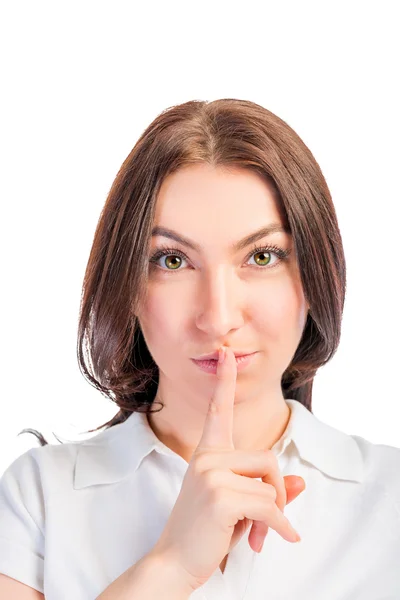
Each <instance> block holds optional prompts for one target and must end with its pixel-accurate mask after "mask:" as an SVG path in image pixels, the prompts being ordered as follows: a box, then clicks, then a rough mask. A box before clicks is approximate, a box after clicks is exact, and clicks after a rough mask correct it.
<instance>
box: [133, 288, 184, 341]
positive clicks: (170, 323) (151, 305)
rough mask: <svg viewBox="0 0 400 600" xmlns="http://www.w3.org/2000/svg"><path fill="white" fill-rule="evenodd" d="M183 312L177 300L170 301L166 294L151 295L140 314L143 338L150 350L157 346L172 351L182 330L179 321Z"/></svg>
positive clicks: (148, 296)
mask: <svg viewBox="0 0 400 600" xmlns="http://www.w3.org/2000/svg"><path fill="white" fill-rule="evenodd" d="M182 314H183V313H182V311H181V310H180V309H179V307H178V306H177V302H176V297H175V300H174V299H173V298H171V300H170V301H168V295H166V294H165V292H164V293H160V294H157V293H149V294H148V295H147V299H146V303H145V304H144V306H143V307H142V309H141V311H140V313H139V315H138V316H139V321H140V325H141V328H142V332H143V336H144V338H145V340H146V343H147V345H148V347H149V348H150V349H153V347H155V346H157V347H158V348H162V346H163V345H165V348H168V349H170V348H171V346H173V345H174V342H173V340H174V337H176V334H177V332H178V331H179V330H180V327H179V320H180V318H181V317H182Z"/></svg>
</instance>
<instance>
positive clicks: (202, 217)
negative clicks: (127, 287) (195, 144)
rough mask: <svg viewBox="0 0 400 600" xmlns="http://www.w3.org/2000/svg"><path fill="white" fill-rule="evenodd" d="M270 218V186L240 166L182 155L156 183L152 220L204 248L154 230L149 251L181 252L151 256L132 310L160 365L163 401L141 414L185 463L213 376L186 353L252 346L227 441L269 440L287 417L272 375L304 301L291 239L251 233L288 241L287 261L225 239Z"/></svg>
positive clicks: (290, 342) (277, 376)
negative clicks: (187, 160) (183, 161)
mask: <svg viewBox="0 0 400 600" xmlns="http://www.w3.org/2000/svg"><path fill="white" fill-rule="evenodd" d="M275 222H278V223H281V224H283V219H282V215H281V213H280V210H279V205H278V203H277V201H276V198H275V196H274V191H273V189H272V188H270V186H269V184H268V183H267V182H266V181H265V180H264V179H262V178H261V177H260V176H259V175H257V174H256V173H253V172H249V171H247V170H244V169H239V168H230V169H229V170H228V169H227V168H222V167H217V168H215V167H211V166H209V165H206V164H201V165H190V166H189V167H184V168H183V169H181V170H179V171H177V172H176V173H173V174H172V175H170V176H169V177H167V178H166V179H165V180H164V181H163V184H162V186H161V188H160V191H159V195H158V198H157V205H156V214H155V222H154V225H160V226H164V227H168V228H170V229H173V230H175V231H177V232H178V233H181V234H183V235H184V236H186V237H188V238H190V239H191V240H193V241H195V242H197V243H198V244H201V245H202V248H203V250H202V252H201V253H197V252H195V251H193V250H191V249H190V248H187V247H185V246H183V245H181V244H179V243H178V242H175V241H174V240H171V239H167V238H164V237H161V236H156V237H153V238H152V240H151V248H150V254H149V257H150V256H151V255H152V254H153V251H154V250H155V249H156V248H157V247H159V245H160V243H163V244H164V245H166V246H169V247H172V248H177V249H179V250H181V251H182V252H184V254H185V255H186V256H187V257H188V258H187V259H183V258H182V259H181V261H180V266H177V267H175V269H174V265H176V261H179V260H180V259H179V258H176V257H175V255H170V254H169V255H167V256H163V257H161V258H159V259H158V261H157V264H158V265H159V266H160V267H161V268H157V267H155V266H152V267H150V270H149V282H148V289H147V298H146V301H145V303H144V305H143V306H142V307H141V309H140V312H139V313H138V314H137V317H138V319H139V323H140V326H141V328H142V332H143V336H144V338H145V340H146V343H147V346H148V349H149V351H150V354H151V355H152V357H153V359H154V361H155V362H156V364H157V365H158V367H159V386H158V390H157V395H156V399H157V400H158V399H161V400H162V401H163V402H164V404H165V406H164V408H163V409H162V410H161V411H160V412H158V413H155V414H152V415H149V417H148V421H149V424H150V426H151V428H152V430H153V431H154V433H155V434H156V436H157V437H158V438H159V440H160V441H161V442H163V443H164V444H165V445H166V446H167V447H169V448H170V449H171V450H173V451H174V452H176V453H177V454H178V455H180V456H181V457H182V458H183V459H184V460H185V461H187V462H188V463H189V462H190V460H191V457H192V455H193V452H194V450H195V448H196V447H197V445H198V444H199V441H200V439H201V435H202V431H203V427H204V423H205V418H206V415H207V411H208V406H209V403H210V398H211V396H212V394H213V391H214V387H215V383H216V375H215V374H209V373H205V372H203V371H202V370H200V369H199V367H197V366H196V365H195V364H194V363H193V362H192V361H191V358H197V357H199V356H200V355H202V354H206V353H209V352H212V351H214V350H216V349H217V348H218V347H220V346H221V345H223V344H224V345H226V346H230V347H231V348H232V349H233V350H237V351H239V350H241V351H247V352H254V351H258V354H257V355H256V356H255V357H254V358H253V362H252V364H251V365H249V366H247V367H246V369H244V370H243V371H241V372H238V374H237V380H236V392H235V404H234V419H233V442H234V446H235V448H236V449H242V450H246V451H252V450H261V449H264V450H265V449H270V448H271V447H272V446H273V445H274V444H275V442H276V441H278V440H279V439H280V437H281V436H282V434H283V433H284V431H285V429H286V426H287V424H288V421H289V418H290V409H289V407H288V406H287V404H286V402H285V400H284V397H283V394H282V389H281V377H282V374H283V373H284V371H285V370H286V368H287V367H288V365H289V364H290V362H291V359H292V358H293V355H294V353H295V351H296V348H297V346H298V344H299V342H300V339H301V336H302V333H303V329H304V326H305V323H306V320H307V311H308V309H309V304H308V303H307V302H306V300H305V297H304V293H303V289H302V285H301V280H300V274H299V270H298V264H297V260H296V256H295V251H294V247H293V239H292V236H291V235H290V234H288V233H284V232H276V233H273V234H271V235H269V236H268V237H265V238H261V239H259V240H258V241H257V242H256V243H257V245H258V246H267V245H271V244H272V245H273V244H276V245H277V246H279V247H281V248H282V249H284V250H285V249H288V248H292V252H291V254H290V255H289V257H288V259H287V261H280V259H279V258H278V257H277V256H276V255H275V254H271V255H269V254H266V257H267V258H266V257H265V255H264V256H263V255H260V254H257V253H256V254H254V253H253V254H251V256H249V254H250V252H252V250H253V246H254V244H251V245H250V246H249V247H247V248H246V249H245V250H241V251H239V252H238V253H236V254H233V253H232V252H231V250H230V245H231V244H232V243H234V242H236V241H238V240H239V239H242V238H243V237H245V236H246V235H248V234H249V233H252V232H253V231H256V230H257V229H259V228H261V227H262V226H263V225H268V224H270V223H275ZM268 258H270V263H268ZM257 259H258V261H257ZM278 263H279V264H278ZM268 264H271V265H272V264H277V265H278V266H276V267H273V268H272V267H270V266H268ZM266 265H267V266H266Z"/></svg>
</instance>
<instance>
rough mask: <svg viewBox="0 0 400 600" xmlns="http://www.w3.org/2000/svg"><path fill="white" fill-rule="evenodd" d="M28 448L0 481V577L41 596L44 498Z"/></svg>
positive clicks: (39, 478) (37, 467) (34, 461)
mask: <svg viewBox="0 0 400 600" xmlns="http://www.w3.org/2000/svg"><path fill="white" fill-rule="evenodd" d="M42 449H43V448H42V447H41V448H31V449H30V450H28V451H27V452H25V453H23V454H21V456H19V457H18V458H17V459H16V460H15V461H14V462H12V463H11V465H10V466H9V467H8V468H7V469H6V470H5V471H4V473H3V475H2V477H1V478H0V573H2V574H4V575H8V576H9V577H12V578H13V579H16V580H17V581H20V582H21V583H24V584H26V585H28V586H30V587H32V588H34V589H36V590H38V591H39V592H41V593H42V594H43V593H44V590H43V567H44V498H43V490H42V484H41V476H40V470H39V466H38V464H37V462H36V460H35V452H36V451H38V450H39V451H40V450H42Z"/></svg>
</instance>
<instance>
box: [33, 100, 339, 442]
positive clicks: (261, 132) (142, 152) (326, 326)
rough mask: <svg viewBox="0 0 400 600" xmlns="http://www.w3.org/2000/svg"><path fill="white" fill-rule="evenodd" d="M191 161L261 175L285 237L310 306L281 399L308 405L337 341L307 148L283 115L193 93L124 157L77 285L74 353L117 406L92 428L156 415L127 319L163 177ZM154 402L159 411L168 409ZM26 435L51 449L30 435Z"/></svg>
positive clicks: (335, 242)
mask: <svg viewBox="0 0 400 600" xmlns="http://www.w3.org/2000/svg"><path fill="white" fill-rule="evenodd" d="M196 163H208V164H210V165H212V166H215V167H217V166H224V167H229V166H231V167H241V168H244V169H249V170H252V171H255V172H256V173H258V174H259V175H261V176H262V177H264V178H265V180H266V181H268V182H269V184H270V185H272V187H273V189H274V190H275V193H276V196H277V200H278V203H279V209H280V211H281V214H282V215H283V217H284V219H285V221H286V224H287V225H288V226H289V230H290V233H291V234H292V236H293V241H294V246H295V252H296V255H297V258H298V264H299V270H300V275H301V281H302V285H303V290H304V295H305V297H306V299H307V301H308V303H309V306H310V313H309V314H308V317H307V322H306V324H305V327H304V331H303V335H302V338H301V340H300V343H299V345H298V347H297V350H296V352H295V355H294V357H293V359H292V361H291V364H290V365H289V366H288V368H287V369H286V371H285V373H284V374H283V375H282V381H281V384H282V392H283V395H284V398H292V399H295V400H298V401H299V402H301V403H302V404H303V405H304V406H305V407H306V408H307V409H308V410H309V411H310V412H312V406H311V403H312V386H313V381H314V376H315V373H316V371H317V370H318V368H319V367H320V366H322V365H324V364H325V363H327V362H328V361H329V360H330V359H331V358H332V356H333V355H334V354H335V352H336V349H337V347H338V345H339V340H340V335H341V321H342V313H343V307H344V300H345V289H346V265H345V257H344V251H343V246H342V239H341V235H340V231H339V226H338V222H337V217H336V212H335V208H334V205H333V202H332V198H331V195H330V192H329V189H328V186H327V183H326V181H325V178H324V176H323V174H322V172H321V169H320V167H319V165H318V164H317V162H316V160H315V158H314V157H313V155H312V153H311V152H310V150H309V149H308V147H307V146H306V145H305V144H304V142H303V141H302V140H301V139H300V137H299V136H298V135H297V134H296V133H295V131H294V130H293V129H292V128H291V127H290V126H289V125H288V124H287V123H286V122H285V121H283V120H282V119H280V118H279V117H277V116H276V115H275V114H273V113H272V112H270V111H269V110H267V109H266V108H264V107H262V106H260V105H258V104H255V103H254V102H249V101H246V100H237V99H220V100H214V101H213V102H205V101H198V100H193V101H189V102H185V103H184V104H180V105H177V106H172V107H171V108H168V109H166V110H164V111H163V112H161V113H160V114H159V115H158V116H157V117H156V118H155V119H154V121H153V122H152V123H151V124H150V125H149V126H148V127H147V129H145V131H144V133H143V134H142V135H141V137H140V138H139V140H138V141H137V143H136V144H135V146H134V147H133V149H132V150H131V152H130V153H129V155H128V156H127V158H126V159H125V161H124V162H123V164H122V166H121V168H120V169H119V171H118V173H117V176H116V178H115V180H114V182H113V184H112V186H111V189H110V192H109V194H108V197H107V199H106V202H105V205H104V208H103V210H102V212H101V215H100V218H99V221H98V224H97V228H96V231H95V235H94V240H93V245H92V248H91V252H90V256H89V260H88V263H87V267H86V272H85V276H84V281H83V289H82V297H81V305H80V315H79V324H78V340H77V357H78V363H79V368H80V370H81V372H82V374H83V376H84V377H85V378H87V380H88V381H89V383H91V385H93V386H94V387H96V388H97V389H98V390H99V391H100V392H101V393H102V394H104V395H105V396H106V397H108V398H109V399H111V400H112V401H113V402H115V404H116V405H117V406H118V408H119V411H118V413H117V414H116V415H115V416H114V417H113V418H112V419H111V420H110V421H107V423H104V424H103V425H100V426H99V427H96V428H95V429H90V430H88V432H90V433H91V432H95V431H98V430H99V429H101V428H103V427H105V428H109V427H113V426H114V425H116V424H118V423H122V422H123V421H125V420H126V419H127V417H128V416H129V415H130V414H131V413H132V412H134V411H140V412H146V413H149V412H157V411H153V410H152V405H153V400H154V398H155V395H156V392H157V386H158V367H157V365H156V364H155V362H154V361H153V358H152V356H151V355H150V353H149V350H148V348H147V346H146V343H145V340H144V338H143V335H142V332H141V329H140V326H139V323H138V321H137V318H136V316H135V314H136V311H138V309H139V307H140V306H141V303H142V301H143V300H144V297H145V293H146V289H147V277H148V264H149V257H148V252H149V249H150V240H151V231H152V227H153V220H154V214H155V205H156V200H157V194H158V191H159V189H160V186H161V183H162V182H163V180H164V178H165V177H166V176H167V175H169V174H171V173H173V172H175V171H177V170H178V169H180V168H181V167H184V166H188V165H190V164H196ZM84 349H85V350H86V352H87V357H86V356H85V353H84ZM158 403H159V404H161V408H159V410H161V409H162V408H163V406H164V405H163V403H162V402H158ZM23 432H30V433H33V434H34V435H36V436H37V437H38V439H39V442H40V444H41V445H42V446H44V445H45V444H48V442H47V441H46V440H45V439H44V438H43V436H42V434H41V433H39V432H37V431H36V430H32V429H27V430H23ZM23 432H21V433H23ZM57 439H58V438H57ZM59 441H60V440H59Z"/></svg>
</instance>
